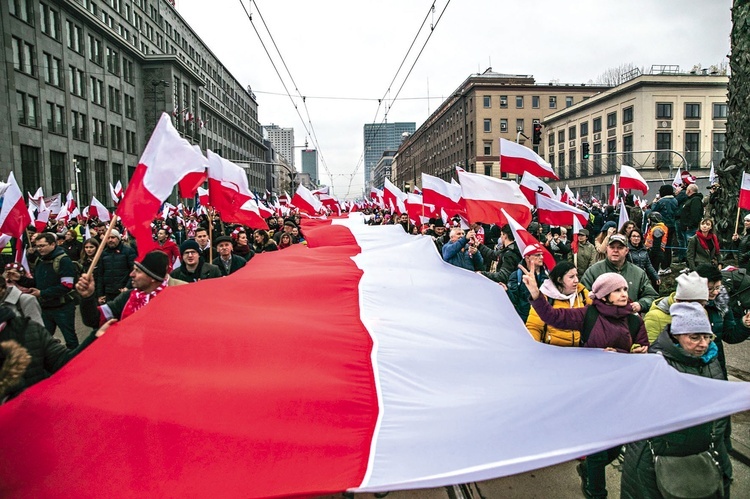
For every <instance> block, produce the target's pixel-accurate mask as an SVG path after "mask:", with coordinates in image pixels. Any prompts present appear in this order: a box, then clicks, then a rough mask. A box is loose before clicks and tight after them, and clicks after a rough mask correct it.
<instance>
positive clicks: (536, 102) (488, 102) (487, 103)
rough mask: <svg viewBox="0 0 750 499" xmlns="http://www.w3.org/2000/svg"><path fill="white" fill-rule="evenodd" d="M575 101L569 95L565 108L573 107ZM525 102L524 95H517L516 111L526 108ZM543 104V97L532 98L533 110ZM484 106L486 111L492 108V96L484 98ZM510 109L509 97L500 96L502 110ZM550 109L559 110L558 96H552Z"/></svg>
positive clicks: (549, 101) (566, 98)
mask: <svg viewBox="0 0 750 499" xmlns="http://www.w3.org/2000/svg"><path fill="white" fill-rule="evenodd" d="M574 101H575V99H574V98H573V96H572V95H568V96H567V97H565V107H570V106H572V105H573V103H574ZM524 102H525V96H523V95H516V109H523V108H524ZM540 103H541V96H539V95H532V96H531V108H532V109H539V108H540ZM482 104H483V106H484V108H485V109H490V108H492V96H491V95H484V96H483V97H482ZM507 107H508V96H507V95H501V96H500V108H501V109H507ZM548 107H549V109H557V96H556V95H550V96H549V100H548Z"/></svg>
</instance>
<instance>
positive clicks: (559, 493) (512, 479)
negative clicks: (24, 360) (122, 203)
mask: <svg viewBox="0 0 750 499" xmlns="http://www.w3.org/2000/svg"><path fill="white" fill-rule="evenodd" d="M76 331H77V333H78V338H79V340H83V338H85V337H86V336H87V335H88V334H89V332H90V331H91V330H90V329H89V328H87V327H85V326H84V325H83V323H82V322H81V318H80V314H79V313H78V312H76ZM55 336H56V337H58V338H60V340H61V341H62V335H61V334H60V332H59V331H57V332H56V334H55ZM725 351H726V355H727V364H728V365H729V366H730V373H734V376H732V378H733V381H736V382H743V381H745V382H747V381H750V340H748V341H745V342H744V343H740V344H737V345H725ZM732 439H733V441H734V445H735V451H737V452H740V453H741V455H740V456H739V457H740V460H738V459H735V458H734V457H733V458H732V462H733V464H734V484H733V485H732V496H733V497H750V412H745V413H741V414H735V415H734V416H733V417H732ZM576 464H577V461H569V462H566V463H562V464H558V465H556V466H550V467H547V468H541V469H538V470H534V471H530V472H528V473H522V474H519V475H513V476H509V477H505V478H497V479H495V480H488V481H485V482H480V483H479V484H477V485H478V487H479V490H480V491H481V494H482V496H484V497H485V498H487V499H491V498H505V497H513V498H528V499H531V498H540V499H541V498H556V499H567V498H580V497H583V494H582V493H581V488H580V480H579V478H578V474H577V473H576V470H575V466H576ZM607 488H608V490H609V496H610V497H619V496H620V472H619V470H618V469H616V467H615V466H613V465H610V466H608V467H607ZM357 496H358V497H363V498H367V497H373V495H372V494H358V495H357ZM327 497H330V498H340V497H342V496H341V495H340V494H339V495H333V496H327ZM388 497H389V498H392V499H407V498H411V499H443V498H444V499H463V498H472V499H479V498H480V495H479V494H478V493H477V489H476V488H475V487H470V491H469V494H466V491H465V490H463V491H462V490H461V489H460V488H459V487H441V488H436V489H421V490H408V491H394V492H391V493H390V494H389V495H388Z"/></svg>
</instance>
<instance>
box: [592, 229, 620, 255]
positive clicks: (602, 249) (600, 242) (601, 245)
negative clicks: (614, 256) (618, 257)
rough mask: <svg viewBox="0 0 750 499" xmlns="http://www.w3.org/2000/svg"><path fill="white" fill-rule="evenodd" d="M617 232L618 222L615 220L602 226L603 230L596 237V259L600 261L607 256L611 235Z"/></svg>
mask: <svg viewBox="0 0 750 499" xmlns="http://www.w3.org/2000/svg"><path fill="white" fill-rule="evenodd" d="M615 232H617V224H615V223H614V222H607V223H605V224H604V226H603V227H602V231H601V232H600V233H599V235H598V236H596V239H594V247H595V248H596V261H597V262H600V261H602V260H604V259H605V258H606V257H607V245H608V244H609V236H611V235H612V234H614V233H615Z"/></svg>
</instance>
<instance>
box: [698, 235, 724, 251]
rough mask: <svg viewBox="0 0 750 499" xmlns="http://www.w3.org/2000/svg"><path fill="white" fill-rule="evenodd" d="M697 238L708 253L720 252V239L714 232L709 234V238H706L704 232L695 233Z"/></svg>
mask: <svg viewBox="0 0 750 499" xmlns="http://www.w3.org/2000/svg"><path fill="white" fill-rule="evenodd" d="M695 237H697V238H698V242H699V243H700V245H701V247H702V248H703V249H704V250H706V252H708V253H711V252H712V251H716V252H717V253H718V252H719V239H718V238H717V237H716V234H714V233H713V232H709V233H708V235H707V236H704V235H703V232H701V231H698V232H696V233H695Z"/></svg>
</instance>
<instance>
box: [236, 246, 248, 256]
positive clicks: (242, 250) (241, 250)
mask: <svg viewBox="0 0 750 499" xmlns="http://www.w3.org/2000/svg"><path fill="white" fill-rule="evenodd" d="M234 254H235V255H239V256H241V257H242V258H245V259H246V257H247V255H249V254H250V246H249V245H247V244H245V245H242V246H240V245H239V244H236V245H235V246H234Z"/></svg>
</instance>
